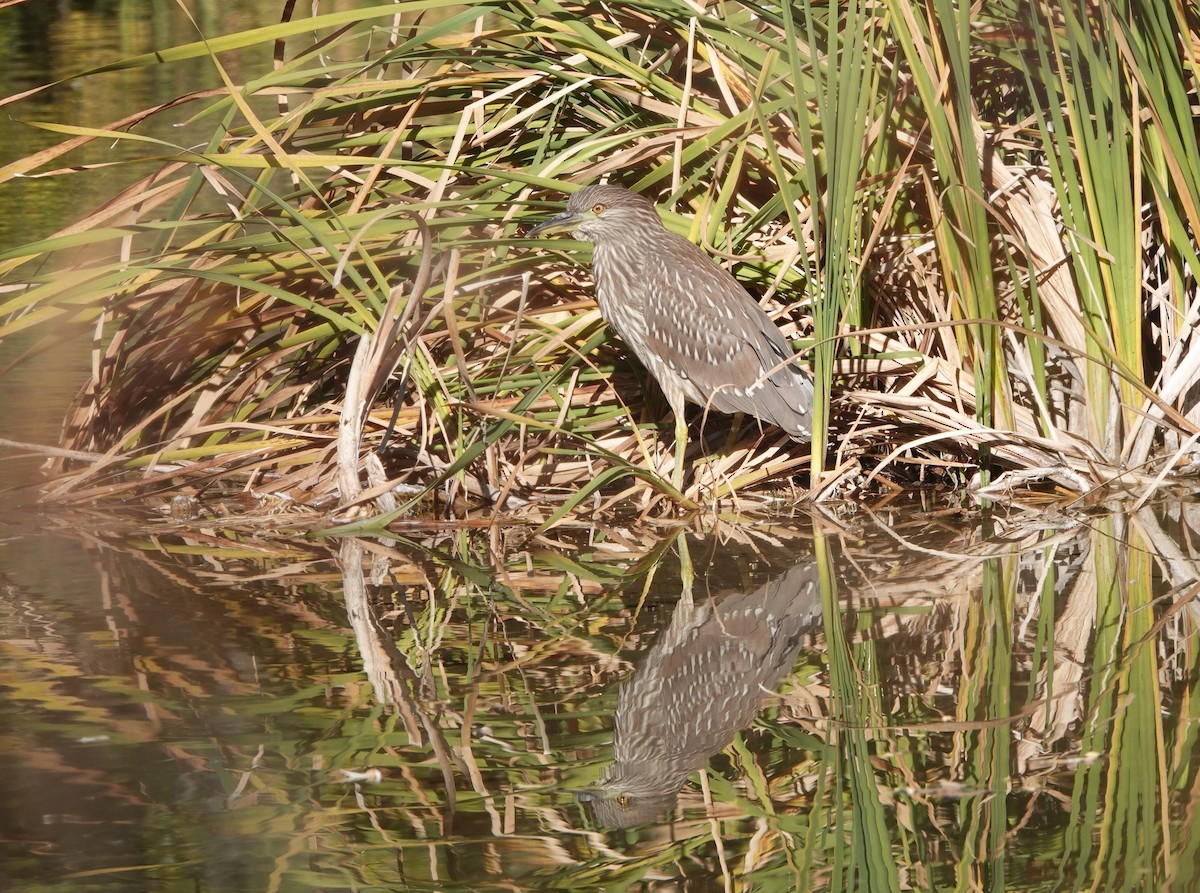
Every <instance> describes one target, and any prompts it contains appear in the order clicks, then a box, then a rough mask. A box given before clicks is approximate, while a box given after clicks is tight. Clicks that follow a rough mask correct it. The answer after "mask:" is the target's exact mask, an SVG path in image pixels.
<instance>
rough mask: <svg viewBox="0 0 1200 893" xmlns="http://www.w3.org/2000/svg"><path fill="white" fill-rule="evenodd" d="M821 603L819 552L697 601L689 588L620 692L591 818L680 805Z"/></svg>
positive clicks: (590, 802)
mask: <svg viewBox="0 0 1200 893" xmlns="http://www.w3.org/2000/svg"><path fill="white" fill-rule="evenodd" d="M820 610H821V598H820V587H819V585H818V579H817V570H816V562H815V561H813V560H812V559H807V560H805V561H804V562H802V563H801V564H798V565H796V566H795V567H793V568H792V569H791V570H789V571H788V572H787V573H785V574H783V575H782V576H780V577H777V578H775V579H774V580H772V581H771V582H769V583H767V584H766V585H765V586H763V587H762V588H760V589H757V590H755V591H754V592H752V593H749V594H736V595H729V596H726V597H724V598H721V599H719V600H714V599H702V600H700V601H699V603H695V602H693V600H692V598H691V596H690V595H689V594H688V593H687V592H685V594H684V597H683V598H682V599H680V602H679V605H678V606H677V607H676V608H675V612H674V614H673V615H672V617H671V623H670V625H669V626H668V627H667V629H666V630H664V631H663V634H662V635H661V636H660V637H659V639H658V641H657V642H655V643H654V647H653V648H651V649H650V652H649V653H648V654H647V655H646V658H645V660H644V662H643V663H642V664H641V666H640V667H639V668H638V670H637V672H636V673H635V674H634V676H633V678H632V679H631V680H630V681H629V682H627V683H626V684H625V685H624V686H623V687H622V688H621V692H620V694H619V695H618V698H617V713H616V720H615V730H614V740H613V753H614V757H615V761H614V762H613V764H612V765H611V766H609V767H608V769H607V771H606V772H605V773H604V776H603V777H602V778H601V779H600V781H599V782H598V783H597V785H596V787H595V788H594V789H591V790H588V791H584V792H581V793H580V795H579V796H580V799H581V800H583V801H584V803H585V804H586V808H587V810H588V812H589V813H590V814H591V816H592V818H593V820H594V821H596V822H597V823H598V824H600V825H602V826H607V827H626V826H629V825H635V824H640V823H643V822H649V821H653V820H654V819H656V818H657V817H658V816H659V815H661V814H662V813H663V812H665V811H666V810H668V809H670V808H671V807H672V806H674V804H675V795H676V794H677V793H678V791H679V789H680V788H681V787H683V785H684V783H685V782H686V781H687V779H688V777H689V776H690V775H691V774H692V773H693V772H695V771H696V770H698V769H700V768H701V767H703V766H704V765H705V764H706V763H707V761H708V759H709V757H711V756H712V755H713V754H715V753H717V752H719V751H721V750H722V749H724V748H725V747H726V745H728V744H729V742H730V741H732V740H733V736H734V735H735V734H736V733H737V732H738V731H739V730H740V729H744V728H746V727H747V726H749V725H750V723H751V722H753V720H754V716H755V714H756V713H757V712H758V707H759V703H760V701H761V700H762V698H763V696H764V695H765V694H766V693H767V692H769V691H771V690H773V689H774V688H775V687H776V686H777V685H778V683H779V681H780V680H781V679H782V678H783V676H784V675H785V674H787V672H788V671H789V670H790V669H791V668H792V665H793V664H794V662H795V658H796V652H797V651H798V650H799V648H800V642H801V640H802V638H803V636H804V634H805V633H806V632H807V631H808V629H809V628H810V627H811V626H812V624H813V623H814V621H815V620H816V619H817V618H818V617H819V616H820Z"/></svg>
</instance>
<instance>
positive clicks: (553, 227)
mask: <svg viewBox="0 0 1200 893" xmlns="http://www.w3.org/2000/svg"><path fill="white" fill-rule="evenodd" d="M582 221H583V215H582V214H576V213H575V212H574V211H564V212H563V213H561V214H556V215H555V216H554V217H550V218H548V219H546V220H543V221H542V222H541V223H539V224H538V225H537V226H535V227H534V228H533V229H531V230H530V231H529V232H527V233H525V237H526V238H527V239H532V238H533V237H534V236H536V235H539V234H550V233H565V232H570V231H571V230H573V229H575V228H576V227H577V226H578V225H579V224H580V223H581V222H582Z"/></svg>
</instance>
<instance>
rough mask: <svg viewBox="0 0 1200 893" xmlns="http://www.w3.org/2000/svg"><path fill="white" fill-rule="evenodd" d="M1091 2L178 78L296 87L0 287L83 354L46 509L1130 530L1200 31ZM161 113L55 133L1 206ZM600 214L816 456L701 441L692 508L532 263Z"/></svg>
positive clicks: (635, 15) (1172, 258)
mask: <svg viewBox="0 0 1200 893" xmlns="http://www.w3.org/2000/svg"><path fill="white" fill-rule="evenodd" d="M1101 5H1102V7H1103V8H1102V10H1100V12H1099V13H1097V12H1095V11H1094V10H1092V9H1091V7H1088V8H1087V9H1084V8H1082V7H1079V8H1077V7H1075V6H1069V7H1068V8H1066V9H1060V8H1059V7H1058V6H1057V5H1055V6H1050V5H1046V6H1036V5H1035V6H1014V8H1012V9H1009V8H1007V7H1006V6H1005V5H1004V4H996V5H989V7H988V8H987V9H986V10H981V11H979V13H980V15H981V16H982V18H979V19H972V20H971V23H970V24H969V25H968V18H967V17H968V13H969V12H970V10H968V9H966V8H963V9H955V8H953V7H951V6H950V5H949V4H947V3H934V4H932V5H928V6H918V5H914V4H911V3H908V2H905V0H892V2H889V3H885V4H883V5H880V6H870V7H859V6H858V5H857V4H853V3H852V4H850V5H849V6H848V7H846V8H845V9H841V10H840V17H839V18H838V19H837V20H836V21H830V19H829V18H828V10H826V9H824V8H820V9H818V8H815V7H809V6H808V5H807V4H803V3H802V4H800V5H798V6H797V7H795V8H794V9H793V10H792V12H791V13H790V14H789V13H788V12H786V11H785V12H782V13H781V12H780V11H779V10H778V9H777V8H776V7H773V6H772V7H765V6H764V7H759V6H757V5H752V4H736V3H730V4H721V5H719V6H712V5H703V4H691V3H683V2H679V3H663V4H654V5H637V4H619V5H602V6H592V5H573V4H566V5H561V6H559V5H557V4H529V3H496V4H475V5H468V6H465V7H455V6H452V5H450V4H440V3H428V2H427V3H407V4H398V5H396V6H393V7H386V8H385V7H379V8H372V9H366V10H361V11H358V12H355V13H350V12H338V13H331V14H327V15H324V16H318V17H316V18H315V19H313V20H311V21H285V22H283V23H281V24H280V25H279V26H277V27H275V28H271V29H264V30H262V31H260V32H253V33H247V34H241V35H232V36H230V37H228V38H225V39H223V40H221V41H217V42H214V43H210V44H207V45H206V44H203V43H197V44H193V45H190V46H186V47H181V48H175V49H172V50H169V51H166V52H165V53H163V54H161V56H162V58H166V59H168V60H169V59H171V58H179V57H182V56H187V55H198V54H205V53H209V52H212V51H213V50H215V49H230V48H234V47H236V46H238V45H247V44H250V43H253V42H257V41H271V40H275V41H278V47H279V52H278V53H277V58H278V59H279V60H280V61H279V62H278V64H277V65H276V68H275V70H273V71H271V72H264V73H262V74H261V76H260V77H258V78H257V79H255V80H254V81H252V82H250V83H247V84H244V85H240V84H233V83H231V82H227V84H226V89H224V90H222V91H219V92H218V93H216V94H213V93H203V94H198V95H196V96H193V97H190V98H188V99H186V100H185V101H187V102H191V103H194V104H196V105H197V108H198V109H199V108H201V107H202V108H203V109H204V110H205V113H206V114H208V115H209V116H210V117H212V118H213V119H214V120H215V119H217V118H220V119H222V124H221V126H220V127H219V128H218V129H217V130H215V131H214V136H213V139H212V141H211V142H210V144H209V145H207V146H200V147H190V148H183V147H175V146H169V145H166V144H162V143H155V144H154V145H153V146H152V147H151V148H152V151H155V152H159V153H161V155H162V158H163V163H162V168H161V170H160V171H159V172H158V173H156V174H155V175H154V176H152V177H150V178H147V179H146V180H144V181H143V182H140V183H138V184H136V185H135V186H134V187H132V188H130V189H128V190H126V191H125V192H123V193H122V194H121V195H118V196H115V197H114V198H113V199H112V200H111V201H110V202H108V203H107V204H106V205H105V206H104V207H103V208H100V209H98V210H96V211H95V212H93V213H92V214H90V215H88V216H87V217H86V218H85V219H84V220H82V221H81V222H80V223H79V224H77V225H75V226H72V227H70V228H68V229H67V230H64V231H63V232H62V233H60V234H59V235H58V236H56V237H55V238H53V239H50V240H46V241H44V242H40V243H37V244H35V245H31V246H25V247H18V248H10V249H9V250H7V251H6V252H5V253H4V254H3V255H0V275H3V276H4V281H5V283H6V284H5V286H4V304H3V306H2V307H0V310H2V311H3V312H4V313H5V314H6V315H7V318H8V320H9V321H8V324H7V326H6V327H5V329H4V332H5V333H12V332H15V331H18V330H20V329H23V328H26V327H29V326H39V327H41V328H43V329H44V330H46V331H47V332H49V331H50V330H51V329H52V328H56V327H63V326H66V325H69V324H75V323H80V322H84V323H86V324H88V325H89V326H91V327H92V328H93V330H94V331H95V333H96V339H95V353H94V364H93V365H94V375H93V378H92V380H91V381H90V382H88V383H87V385H86V387H85V388H84V389H83V391H82V392H81V396H80V399H79V402H78V405H77V407H76V408H75V410H74V412H73V413H72V415H71V417H70V418H69V419H68V422H67V426H66V433H65V438H64V447H65V448H67V449H69V450H71V451H73V452H72V453H71V454H70V456H69V458H62V457H58V458H56V459H55V463H56V469H55V470H56V475H55V477H54V478H53V479H52V480H51V481H50V482H49V484H48V485H47V487H46V497H47V498H48V499H50V500H54V501H65V502H84V501H95V500H105V499H120V500H123V501H126V502H128V501H130V500H133V501H137V500H142V499H145V500H150V501H152V502H154V501H166V500H169V499H175V500H176V501H175V503H174V508H175V510H176V511H177V512H179V513H180V514H181V515H183V516H186V515H187V514H189V513H192V512H195V513H199V514H202V515H203V514H208V513H214V512H225V513H232V514H237V515H246V514H250V515H252V516H255V517H260V518H262V519H264V520H265V519H267V518H269V517H272V516H275V515H278V514H284V515H287V516H288V517H290V518H292V519H293V521H294V522H295V523H298V524H310V523H321V524H327V523H329V520H330V514H331V513H332V512H334V510H335V509H337V510H339V512H340V514H337V515H335V516H334V518H335V519H336V520H347V519H355V520H357V521H358V522H359V523H361V522H362V521H363V519H373V520H372V521H370V523H376V524H378V523H389V522H394V521H396V520H397V519H401V518H404V517H406V516H419V517H428V516H431V515H433V516H439V517H447V516H454V517H468V516H469V517H485V518H486V517H492V516H495V515H498V514H499V515H503V516H505V517H508V518H518V519H525V520H528V521H530V522H532V523H534V524H540V525H546V524H549V523H553V522H555V521H557V520H559V519H561V518H562V517H565V516H567V515H568V514H575V515H579V514H590V513H606V514H612V513H615V512H629V511H631V510H636V511H643V512H650V513H654V514H657V513H660V512H663V511H673V510H674V508H675V506H677V505H679V504H683V505H690V506H704V507H712V508H715V509H718V510H723V509H726V508H735V509H748V508H753V509H761V510H770V509H772V507H776V506H778V504H779V502H780V500H782V501H784V502H785V503H789V504H790V503H794V502H795V501H797V500H800V499H804V498H807V497H810V496H811V497H814V498H816V499H819V500H827V499H831V498H835V497H844V496H852V495H854V494H855V493H858V492H862V491H863V490H864V489H867V490H875V489H877V488H882V489H883V490H886V489H887V488H895V487H906V486H911V485H915V484H919V483H923V482H928V483H938V484H942V485H948V486H953V487H965V486H967V485H968V484H970V485H971V486H972V487H973V488H976V490H977V492H981V493H985V494H987V495H990V496H992V497H994V498H1008V497H1010V496H1011V495H1012V493H1013V492H1014V488H1015V489H1017V490H1026V489H1029V488H1031V487H1032V488H1035V489H1036V488H1041V489H1047V488H1051V489H1054V490H1056V491H1057V492H1059V493H1060V494H1061V495H1062V497H1063V498H1066V499H1074V498H1077V497H1079V496H1081V495H1086V494H1089V493H1092V492H1096V491H1099V492H1103V493H1105V494H1106V495H1112V493H1113V491H1114V489H1115V490H1117V491H1119V492H1121V493H1126V492H1127V493H1129V494H1131V495H1133V496H1134V497H1140V498H1144V497H1145V496H1146V495H1148V494H1149V493H1150V492H1153V491H1154V490H1155V489H1156V488H1158V487H1160V486H1162V485H1164V484H1167V483H1170V482H1172V481H1175V480H1177V479H1179V478H1180V476H1181V472H1186V470H1187V468H1188V464H1189V462H1194V460H1195V455H1196V453H1195V444H1196V441H1197V438H1198V436H1200V428H1198V427H1197V422H1198V421H1200V411H1198V408H1197V401H1198V399H1200V394H1198V393H1197V391H1198V389H1197V386H1196V381H1197V378H1198V377H1200V348H1197V347H1196V345H1195V343H1194V342H1195V339H1194V337H1192V332H1193V331H1194V328H1195V323H1196V318H1197V313H1200V301H1198V300H1197V293H1196V283H1195V281H1194V279H1193V278H1192V276H1191V273H1190V271H1191V270H1194V269H1196V266H1197V263H1196V251H1195V245H1194V240H1193V239H1192V236H1191V234H1192V233H1193V232H1195V231H1196V229H1197V225H1200V220H1197V219H1196V218H1197V215H1198V214H1200V201H1197V199H1200V187H1198V184H1200V152H1197V151H1196V148H1195V134H1194V132H1193V129H1192V124H1191V119H1190V117H1189V116H1183V117H1181V116H1180V115H1179V111H1178V110H1179V109H1186V108H1189V107H1190V105H1189V104H1194V102H1195V101H1196V84H1195V77H1194V67H1192V66H1191V65H1190V64H1189V65H1184V60H1185V59H1186V60H1190V58H1191V57H1190V53H1191V52H1192V46H1193V43H1194V40H1193V38H1195V37H1196V35H1194V34H1193V33H1192V32H1191V31H1190V30H1188V29H1189V28H1190V27H1191V25H1190V24H1189V23H1188V22H1187V21H1185V20H1183V19H1177V18H1176V17H1175V16H1176V11H1175V9H1174V8H1173V7H1172V8H1163V9H1156V10H1154V11H1145V10H1127V9H1125V8H1124V7H1123V6H1121V5H1120V4H1119V3H1113V2H1109V0H1106V2H1105V3H1103V4H1101ZM435 13H436V15H434V14H435ZM954 23H957V25H958V26H959V27H958V28H957V29H956V28H955V27H952V26H953V25H954ZM1100 23H1104V26H1105V28H1106V29H1108V30H1105V31H1100V30H1097V29H1099V27H1100ZM1110 24H1111V25H1112V28H1111V29H1110V28H1109V25H1110ZM1110 32H1111V33H1110ZM830 59H833V60H836V64H832V65H831V64H829V60H830ZM152 61H153V60H151V59H150V58H149V57H147V58H143V59H135V60H130V61H129V62H127V63H126V64H128V65H135V66H136V65H149V64H151V63H152ZM213 62H214V65H217V64H219V62H218V57H216V56H213ZM1085 80H1086V81H1087V82H1089V83H1096V84H1104V85H1106V88H1107V89H1108V90H1109V92H1108V93H1107V94H1105V95H1104V96H1100V94H1098V93H1095V92H1091V91H1084V90H1083V89H1082V87H1081V85H1082V84H1083V83H1084V81H1085ZM264 96H270V97H274V98H275V99H276V102H277V108H276V111H275V112H274V113H273V114H272V115H269V116H268V115H263V114H261V113H260V112H256V111H255V109H256V108H257V107H258V106H256V105H254V104H252V103H251V102H250V101H249V100H250V99H251V98H252V97H264ZM15 99H16V97H12V98H10V99H9V100H8V101H6V103H5V104H7V103H8V102H12V101H13V100H15ZM156 111H157V110H154V109H150V110H147V111H146V112H144V113H143V115H142V116H134V117H133V118H131V119H129V120H127V121H123V122H115V123H114V124H113V125H112V127H110V128H106V129H102V130H99V131H88V130H83V129H80V128H74V127H70V126H68V125H59V126H58V127H57V129H58V130H60V131H61V132H62V133H63V134H64V135H65V136H66V137H67V139H66V140H65V141H64V142H63V143H62V144H61V145H60V146H59V148H58V149H56V150H51V151H48V152H45V153H42V154H41V155H39V156H38V157H36V158H27V159H20V160H17V161H15V162H13V163H12V164H9V165H8V166H7V167H5V168H3V169H0V181H3V179H6V178H8V177H12V176H15V175H19V174H25V173H29V172H34V171H36V172H38V173H39V174H41V175H43V176H45V175H57V176H69V173H70V171H69V168H68V167H61V168H59V169H58V170H57V171H55V170H54V169H53V168H54V165H56V164H60V165H66V164H68V163H69V159H68V158H66V157H65V156H67V155H68V152H69V151H70V149H71V148H73V147H74V146H76V145H78V144H79V142H80V141H86V140H92V139H98V138H105V139H113V138H115V139H122V140H134V139H137V138H138V137H137V131H136V122H137V120H138V118H139V117H143V116H144V115H151V114H154V113H155V112H156ZM226 124H227V125H228V127H226ZM1114 134H1115V135H1117V136H1116V137H1114V136H1113V135H1114ZM605 177H608V178H611V179H613V180H614V181H618V182H621V183H624V184H626V185H629V186H632V187H633V188H636V189H639V190H641V191H643V192H645V193H647V194H650V195H652V196H654V197H655V198H656V199H658V200H659V201H660V204H661V207H662V209H663V212H664V215H665V219H666V220H667V222H668V225H670V226H672V227H674V228H676V229H678V230H679V231H681V232H683V233H686V234H687V235H688V236H689V237H690V238H692V239H694V240H696V241H697V242H700V243H702V244H703V245H705V247H706V248H708V249H709V250H710V252H711V253H712V254H713V256H714V258H715V259H717V260H719V261H720V262H722V263H726V264H728V265H729V266H730V267H731V269H733V271H734V272H735V274H736V275H738V276H739V278H741V279H742V280H743V281H744V282H746V284H747V286H748V287H749V288H750V289H751V290H752V292H754V293H755V294H756V295H758V296H760V297H761V298H762V300H763V301H764V303H765V304H766V306H768V307H769V308H770V309H771V310H772V312H773V313H774V314H775V315H776V317H777V319H778V322H779V324H780V326H781V327H782V328H783V330H784V331H785V333H786V334H788V336H789V337H792V338H793V339H795V340H796V344H797V346H798V348H799V349H800V350H801V352H802V354H803V355H804V357H805V359H806V361H807V362H811V363H812V366H813V368H814V370H815V373H816V375H817V379H818V386H819V394H820V395H821V400H820V403H821V407H822V409H821V411H820V412H819V413H818V419H817V421H818V423H819V425H821V426H825V425H826V424H828V429H827V430H826V431H823V432H822V433H819V435H818V438H817V442H818V443H824V444H825V445H826V451H824V452H822V451H820V450H818V451H817V455H815V456H813V457H810V456H808V455H807V454H806V452H805V450H804V449H803V448H798V447H797V446H796V445H794V444H792V443H791V442H790V441H788V440H787V438H786V437H784V436H783V435H782V434H780V433H779V432H777V431H774V430H766V431H759V430H758V429H757V427H756V426H755V425H753V424H752V423H743V424H742V425H741V427H740V428H734V429H731V427H730V425H731V420H730V419H728V418H726V417H723V416H719V415H715V414H713V415H704V414H702V413H698V415H697V419H696V421H695V423H694V424H693V434H694V436H693V448H694V454H693V455H691V456H689V460H688V461H689V462H690V463H691V468H692V473H691V474H690V476H689V478H688V485H687V487H686V492H684V493H675V492H674V491H673V490H672V488H671V487H670V485H669V483H668V482H667V481H668V480H669V469H670V467H671V464H672V462H673V461H674V460H673V458H672V457H671V456H670V455H669V441H670V438H669V437H668V436H664V435H666V434H667V433H668V432H669V430H670V429H669V425H668V424H667V423H666V422H665V420H664V415H665V412H666V409H665V406H664V404H663V401H662V400H661V398H660V397H659V395H658V393H657V390H656V388H655V387H654V386H653V385H652V384H649V383H648V382H647V381H646V377H645V373H644V372H643V371H642V370H640V369H638V368H636V367H634V366H632V365H631V364H630V363H629V362H628V361H627V358H626V352H625V351H624V349H623V347H622V345H621V344H620V343H619V342H616V341H613V340H610V338H609V337H608V332H607V329H606V328H605V326H604V325H603V323H602V321H601V320H600V319H599V316H598V313H597V311H596V308H595V305H594V302H593V300H592V296H591V287H590V279H589V275H588V272H587V265H586V260H587V255H586V251H585V248H584V246H579V245H574V244H572V243H565V244H564V243H541V242H530V241H528V240H525V239H523V238H522V237H521V232H522V230H523V229H524V228H525V227H526V226H527V224H528V223H529V222H530V221H532V220H534V219H535V218H537V217H538V216H539V215H540V214H541V213H543V212H545V211H547V210H549V209H551V208H552V207H554V205H553V204H552V203H554V202H558V201H561V200H562V198H563V191H564V190H567V189H571V188H574V185H575V184H582V183H588V182H594V181H596V180H599V179H602V178H605ZM214 197H215V198H216V199H218V203H219V205H220V209H219V210H216V211H212V210H207V211H204V212H201V211H199V210H192V209H193V208H200V207H211V205H212V199H213V198H214ZM205 203H207V205H206V204H205ZM109 248H112V250H111V251H110V252H109V253H108V254H107V255H106V259H101V260H95V259H94V258H95V257H96V256H98V255H104V254H105V251H107V250H108V249H109ZM85 249H86V253H87V255H88V256H89V258H92V259H90V260H89V261H88V262H87V263H86V264H82V265H76V264H74V263H73V262H72V260H71V257H72V256H73V255H75V254H77V253H78V254H82V253H83V252H84V250H85ZM47 260H49V261H50V262H51V263H50V264H49V265H46V264H45V263H44V262H45V261H47ZM47 270H52V272H46V271H47ZM48 337H50V336H48ZM643 388H644V389H645V390H643ZM826 412H827V413H828V414H827V415H826ZM701 425H702V426H703V433H702V434H701V433H700V428H701ZM980 487H982V488H985V489H983V490H979V489H978V488H980ZM191 500H195V501H191Z"/></svg>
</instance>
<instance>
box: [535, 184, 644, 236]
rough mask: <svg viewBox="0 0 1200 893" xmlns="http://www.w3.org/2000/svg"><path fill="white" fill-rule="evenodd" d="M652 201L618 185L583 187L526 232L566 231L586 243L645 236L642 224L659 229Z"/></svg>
mask: <svg viewBox="0 0 1200 893" xmlns="http://www.w3.org/2000/svg"><path fill="white" fill-rule="evenodd" d="M662 225H663V224H662V221H661V220H660V219H659V217H658V212H657V211H655V210H654V203H653V202H652V201H650V199H648V198H645V197H644V196H641V195H638V194H637V193H636V192H630V191H629V190H628V189H625V188H623V187H621V186H608V185H605V184H597V185H595V186H585V187H584V188H583V189H580V190H579V191H578V192H576V193H575V194H574V195H572V196H571V198H570V200H569V201H568V202H567V210H566V211H564V212H563V213H562V214H558V215H556V216H554V217H551V218H550V219H548V220H543V221H542V222H541V223H539V224H538V225H537V226H535V227H534V228H533V229H531V230H530V231H529V232H528V233H527V235H528V236H530V237H533V236H536V235H544V234H550V233H561V232H569V233H573V234H574V235H575V237H576V238H578V239H583V240H585V241H588V242H596V243H600V242H613V241H616V240H618V239H630V238H638V237H639V235H645V234H646V233H647V232H652V231H653V230H652V229H651V230H647V229H646V227H647V226H649V227H652V228H662Z"/></svg>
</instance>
